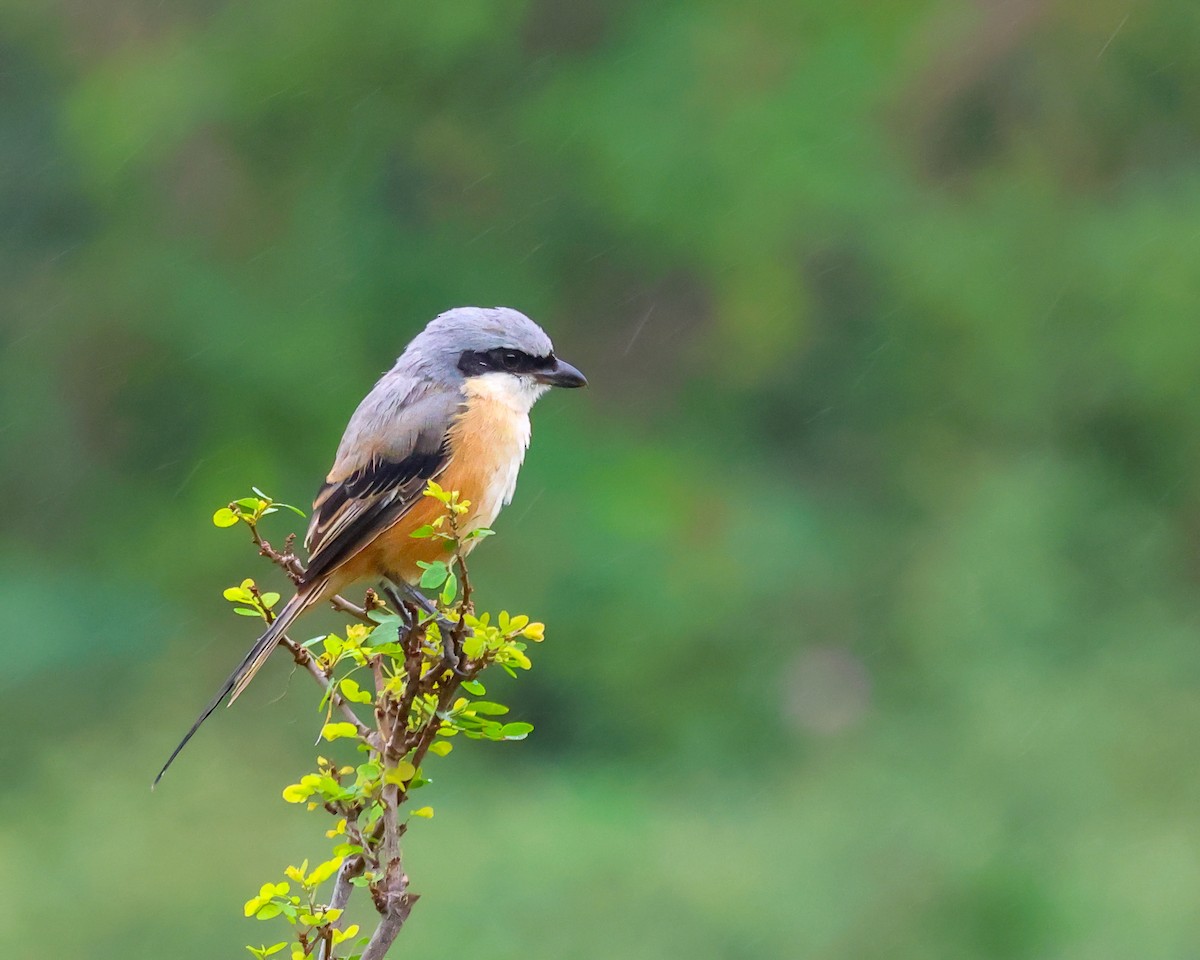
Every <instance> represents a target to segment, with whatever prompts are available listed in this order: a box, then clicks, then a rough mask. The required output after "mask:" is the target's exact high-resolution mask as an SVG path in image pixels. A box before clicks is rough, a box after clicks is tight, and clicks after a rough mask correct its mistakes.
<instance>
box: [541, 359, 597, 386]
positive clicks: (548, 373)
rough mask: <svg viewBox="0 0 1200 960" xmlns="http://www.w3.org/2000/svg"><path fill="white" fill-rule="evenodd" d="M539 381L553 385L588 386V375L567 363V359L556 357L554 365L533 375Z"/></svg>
mask: <svg viewBox="0 0 1200 960" xmlns="http://www.w3.org/2000/svg"><path fill="white" fill-rule="evenodd" d="M533 379H534V380H536V381H537V382H538V383H544V384H547V385H548V386H551V387H586V386H587V377H585V376H584V375H583V374H582V373H580V372H579V371H578V370H576V369H575V368H574V367H573V366H571V365H570V364H569V363H567V361H566V360H559V359H558V358H557V357H556V358H555V359H554V366H552V367H550V368H549V369H548V370H542V371H541V372H539V373H536V374H534V377H533Z"/></svg>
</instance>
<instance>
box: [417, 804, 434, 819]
mask: <svg viewBox="0 0 1200 960" xmlns="http://www.w3.org/2000/svg"><path fill="white" fill-rule="evenodd" d="M412 815H413V816H414V817H424V818H425V819H426V820H428V819H430V818H431V817H432V816H433V807H419V808H417V809H416V810H414V811H413V812H412Z"/></svg>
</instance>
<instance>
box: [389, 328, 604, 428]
mask: <svg viewBox="0 0 1200 960" xmlns="http://www.w3.org/2000/svg"><path fill="white" fill-rule="evenodd" d="M400 363H401V364H405V363H408V364H411V365H413V366H419V367H420V368H422V369H423V371H424V372H425V374H426V375H427V376H434V377H437V378H440V379H445V380H446V381H448V382H465V383H467V384H470V383H471V381H473V380H476V378H483V379H480V380H476V383H475V384H474V385H475V386H483V385H484V384H486V385H487V388H488V389H489V390H490V391H493V392H498V393H502V394H504V395H511V396H512V397H513V399H514V400H519V401H520V402H521V403H524V404H527V405H528V406H532V405H533V402H534V401H535V400H536V399H537V398H538V397H539V396H541V394H543V393H544V392H545V391H546V390H547V389H548V388H550V387H582V386H585V385H586V384H587V379H586V378H585V377H584V375H583V374H582V373H580V372H579V371H578V370H577V369H576V368H575V367H573V366H572V365H571V364H569V363H567V362H566V361H565V360H560V359H559V358H558V357H556V356H555V354H554V345H553V344H552V343H551V342H550V338H549V337H548V336H546V331H544V330H543V329H542V328H541V327H539V326H538V325H537V324H536V323H534V322H533V321H532V320H530V319H529V318H528V317H527V316H525V314H523V313H519V312H518V311H516V310H513V309H510V308H509V307H457V308H455V309H454V310H447V311H446V312H445V313H443V314H441V315H440V316H438V317H436V318H434V319H433V320H431V321H430V322H429V325H428V326H426V327H425V329H424V330H422V331H421V332H420V333H419V334H418V335H417V336H416V337H415V338H413V341H412V343H410V344H409V345H408V349H406V350H405V351H404V354H403V355H402V356H401V358H400Z"/></svg>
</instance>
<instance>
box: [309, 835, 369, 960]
mask: <svg viewBox="0 0 1200 960" xmlns="http://www.w3.org/2000/svg"><path fill="white" fill-rule="evenodd" d="M364 866H365V864H364V861H363V858H362V856H361V855H358V854H356V855H354V856H352V857H347V858H346V859H345V860H344V861H343V862H342V865H341V867H340V868H339V869H338V872H337V879H336V880H334V881H333V896H332V897H330V899H329V909H330V910H345V909H346V904H347V903H349V901H350V894H352V893H353V892H354V884H352V883H351V882H350V881H351V880H352V879H353V878H354V877H357V876H358V875H359V874H360V873H362V872H363V867H364ZM331 953H332V950H331V945H330V943H329V940H328V939H323V940H322V941H321V948H320V949H319V950H318V951H317V955H316V960H328V958H329V956H330V954H331Z"/></svg>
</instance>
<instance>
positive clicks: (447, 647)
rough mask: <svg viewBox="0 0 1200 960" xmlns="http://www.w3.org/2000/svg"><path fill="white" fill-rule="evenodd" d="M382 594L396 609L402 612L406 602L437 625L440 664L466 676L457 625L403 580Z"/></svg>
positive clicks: (389, 585) (391, 585)
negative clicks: (457, 640) (440, 647)
mask: <svg viewBox="0 0 1200 960" xmlns="http://www.w3.org/2000/svg"><path fill="white" fill-rule="evenodd" d="M384 593H386V594H387V598H388V599H389V600H391V601H392V602H393V603H394V604H396V606H397V608H398V609H401V610H403V609H404V607H405V601H407V602H408V603H411V604H413V605H414V606H415V607H417V609H419V610H421V611H422V612H424V613H427V614H428V615H429V618H430V619H431V620H433V621H434V623H436V624H437V625H438V631H439V632H440V633H441V635H442V662H443V663H445V665H446V667H447V668H448V669H450V670H452V671H454V673H455V674H457V675H458V676H460V677H465V676H466V675H467V674H466V673H465V671H464V670H463V669H462V667H461V666H460V665H459V664H460V663H461V661H462V644H460V643H457V642H456V641H455V635H456V634H457V632H458V624H457V623H453V622H451V621H450V620H447V619H446V618H445V617H444V616H442V614H441V613H440V612H439V611H438V608H437V606H435V605H434V602H433V601H432V600H430V599H429V598H428V597H427V596H425V594H423V593H422V592H421V591H420V590H418V589H417V588H416V587H414V586H413V585H412V584H411V583H406V582H404V581H403V580H402V581H400V582H399V583H394V582H393V583H389V584H388V585H387V586H386V587H385V588H384ZM402 616H403V614H402Z"/></svg>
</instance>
